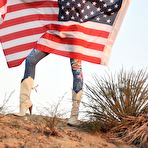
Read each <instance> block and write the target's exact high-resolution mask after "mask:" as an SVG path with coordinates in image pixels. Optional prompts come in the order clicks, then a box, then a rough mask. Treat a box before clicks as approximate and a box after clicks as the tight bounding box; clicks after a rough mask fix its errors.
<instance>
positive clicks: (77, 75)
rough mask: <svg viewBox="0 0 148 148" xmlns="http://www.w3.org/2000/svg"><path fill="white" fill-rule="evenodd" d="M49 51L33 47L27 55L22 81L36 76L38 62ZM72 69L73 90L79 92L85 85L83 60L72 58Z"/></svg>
mask: <svg viewBox="0 0 148 148" xmlns="http://www.w3.org/2000/svg"><path fill="white" fill-rule="evenodd" d="M48 54H49V53H46V52H42V51H39V50H37V49H33V50H32V51H31V53H30V54H29V55H28V56H27V58H26V61H25V72H24V77H23V79H22V81H23V80H24V79H26V78H28V77H29V76H30V77H32V78H33V79H34V78H35V68H36V64H37V63H38V62H39V61H40V60H41V59H43V58H44V57H46V56H47V55H48ZM70 65H71V71H72V74H73V90H74V91H75V92H76V93H78V92H79V91H80V90H82V87H83V75H82V67H81V60H78V59H73V58H71V59H70Z"/></svg>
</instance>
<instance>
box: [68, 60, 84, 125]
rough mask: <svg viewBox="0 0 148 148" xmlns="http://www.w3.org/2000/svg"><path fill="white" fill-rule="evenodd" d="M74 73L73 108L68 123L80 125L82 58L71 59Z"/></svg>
mask: <svg viewBox="0 0 148 148" xmlns="http://www.w3.org/2000/svg"><path fill="white" fill-rule="evenodd" d="M70 64H71V70H72V74H73V92H72V109H71V115H70V118H69V120H68V125H71V126H76V125H78V114H79V106H80V102H81V98H82V88H83V74H82V65H81V60H78V59H70Z"/></svg>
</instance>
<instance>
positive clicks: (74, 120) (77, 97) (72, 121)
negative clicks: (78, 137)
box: [67, 90, 83, 126]
mask: <svg viewBox="0 0 148 148" xmlns="http://www.w3.org/2000/svg"><path fill="white" fill-rule="evenodd" d="M82 93H83V91H82V90H80V91H79V92H78V93H76V92H75V91H73V92H72V109H71V115H70V118H69V119H68V123H67V124H68V125H70V126H78V125H79V124H80V122H79V121H78V114H79V106H80V102H81V98H82Z"/></svg>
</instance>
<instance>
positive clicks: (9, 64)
mask: <svg viewBox="0 0 148 148" xmlns="http://www.w3.org/2000/svg"><path fill="white" fill-rule="evenodd" d="M24 60H25V58H22V59H19V60H13V61H10V62H7V65H8V67H9V68H11V67H16V66H19V65H20V64H22V62H23V61H24Z"/></svg>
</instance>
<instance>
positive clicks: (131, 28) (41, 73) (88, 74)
mask: <svg viewBox="0 0 148 148" xmlns="http://www.w3.org/2000/svg"><path fill="white" fill-rule="evenodd" d="M147 6H148V0H143V1H140V0H132V1H131V4H130V6H129V9H128V11H127V14H126V16H125V18H124V21H123V23H122V26H121V28H120V30H119V33H118V35H117V39H116V41H115V43H114V46H113V48H112V52H111V57H110V61H109V65H108V66H102V65H97V64H92V63H88V62H83V63H82V69H83V76H84V83H88V82H90V81H93V80H92V75H93V74H94V73H95V74H97V75H98V76H103V75H104V73H105V72H106V71H109V72H115V71H119V70H120V69H121V68H122V67H123V68H124V69H127V70H128V69H131V68H133V69H134V70H138V69H141V68H147V66H148V9H147ZM23 73H24V63H22V64H21V65H20V66H18V67H15V68H8V67H7V64H6V61H5V57H4V55H3V51H2V49H1V47H0V105H1V104H2V103H3V100H4V98H7V97H8V96H9V94H10V93H11V92H12V91H13V90H14V93H13V94H12V96H11V98H10V100H9V103H8V105H9V106H10V107H12V109H13V111H14V112H16V111H18V110H19V108H18V106H19V90H20V81H21V79H22V77H23ZM34 83H35V84H34V85H35V86H36V85H38V87H37V92H36V91H35V90H33V91H32V94H31V100H32V102H33V104H34V108H33V112H34V113H39V112H40V109H39V108H42V107H44V106H47V107H48V106H50V105H52V104H56V103H57V102H58V100H59V99H61V98H63V101H62V102H61V108H64V109H65V110H66V111H69V110H70V108H71V92H72V73H71V68H70V63H69V59H68V58H64V57H61V56H57V55H53V54H51V55H49V56H47V57H46V58H44V59H43V60H41V61H40V62H39V63H38V64H37V67H36V77H35V82H34Z"/></svg>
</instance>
